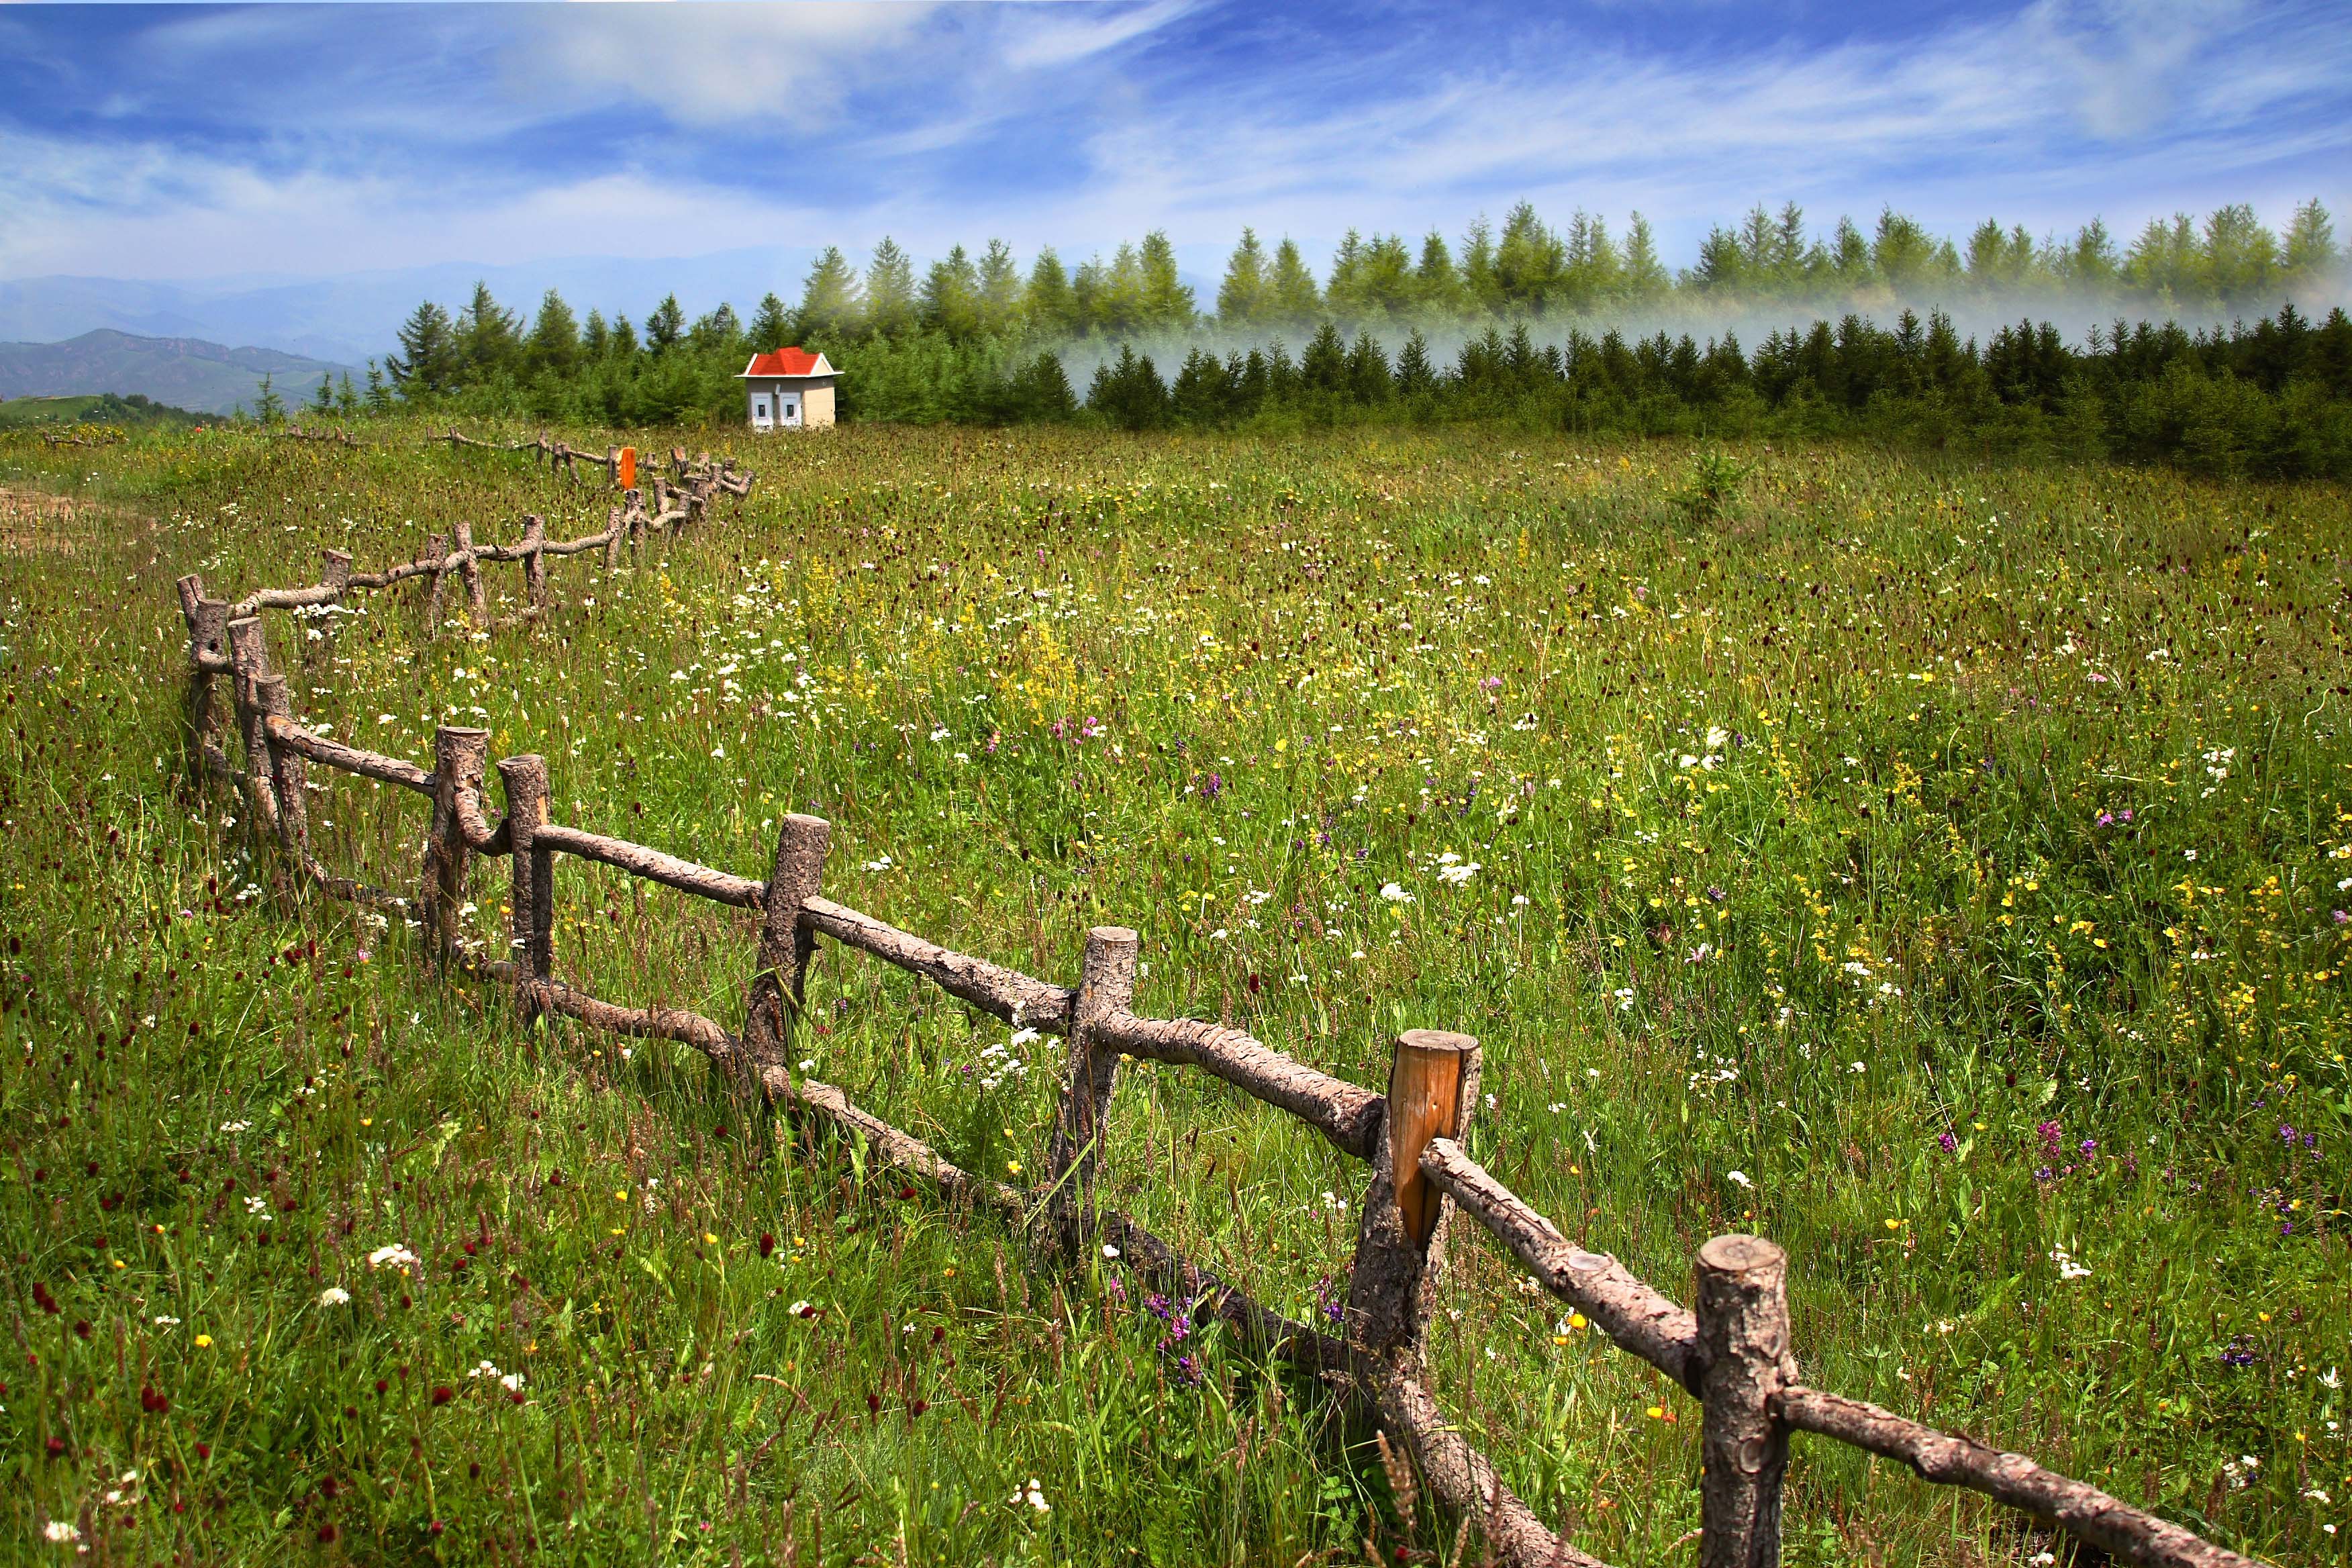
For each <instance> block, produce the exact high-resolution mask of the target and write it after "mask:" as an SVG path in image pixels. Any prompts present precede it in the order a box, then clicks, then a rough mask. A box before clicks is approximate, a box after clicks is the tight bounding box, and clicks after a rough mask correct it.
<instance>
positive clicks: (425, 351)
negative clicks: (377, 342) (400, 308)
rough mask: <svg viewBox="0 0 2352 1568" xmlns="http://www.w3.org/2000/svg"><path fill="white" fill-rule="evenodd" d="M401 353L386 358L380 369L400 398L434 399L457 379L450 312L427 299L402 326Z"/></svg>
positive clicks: (455, 341) (400, 334)
mask: <svg viewBox="0 0 2352 1568" xmlns="http://www.w3.org/2000/svg"><path fill="white" fill-rule="evenodd" d="M398 335H399V338H400V353H397V354H390V355H386V356H385V358H384V362H383V367H384V370H385V372H386V373H387V374H390V375H391V377H392V384H393V385H394V387H395V388H396V389H397V390H398V391H399V393H400V395H401V396H402V397H404V398H406V399H408V400H409V401H410V402H415V400H417V399H418V398H423V397H436V396H439V395H441V394H443V393H445V392H447V391H449V390H450V389H451V388H452V387H453V386H455V385H456V384H457V340H456V337H455V334H454V333H453V331H452V330H451V326H450V321H449V312H448V311H446V310H443V309H442V308H441V307H440V306H438V305H436V304H435V303H434V302H433V301H432V300H425V301H424V302H423V303H422V304H420V305H418V306H417V307H416V309H415V310H412V311H410V312H409V316H408V320H407V321H404V322H403V323H401V327H400V331H399V334H398Z"/></svg>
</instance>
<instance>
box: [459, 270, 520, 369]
mask: <svg viewBox="0 0 2352 1568" xmlns="http://www.w3.org/2000/svg"><path fill="white" fill-rule="evenodd" d="M456 347H457V374H458V375H459V376H460V377H462V378H463V380H464V381H465V383H466V384H467V385H479V384H481V383H483V382H486V381H489V380H491V379H493V378H494V377H497V376H500V375H505V374H510V373H512V371H513V370H514V368H515V364H516V362H517V361H518V360H519V359H520V357H521V354H522V336H521V333H520V331H519V330H518V328H517V325H516V321H515V317H514V312H513V311H511V310H506V309H504V308H503V307H501V306H500V305H499V302H498V301H497V300H494V299H492V298H491V297H490V286H489V285H488V283H481V282H478V283H476V284H475V285H474V295H473V298H472V299H470V300H467V301H466V308H465V309H464V310H460V311H458V312H457V345H456Z"/></svg>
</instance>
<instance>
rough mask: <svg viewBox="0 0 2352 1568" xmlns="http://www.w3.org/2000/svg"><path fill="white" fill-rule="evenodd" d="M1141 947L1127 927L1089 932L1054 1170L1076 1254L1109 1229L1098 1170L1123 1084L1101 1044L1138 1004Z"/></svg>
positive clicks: (1066, 1233)
mask: <svg viewBox="0 0 2352 1568" xmlns="http://www.w3.org/2000/svg"><path fill="white" fill-rule="evenodd" d="M1140 945H1141V944H1140V943H1139V941H1138V940H1137V937H1136V934H1135V933H1134V932H1133V931H1129V930H1128V929H1127V928H1126V927H1124V926H1097V927H1095V929H1094V930H1092V931H1088V932H1087V948H1086V956H1085V958H1084V959H1083V960H1082V961H1081V963H1080V965H1079V969H1078V994H1077V997H1076V1000H1075V1001H1074V1002H1073V1003H1072V1005H1071V1007H1070V1060H1069V1077H1068V1079H1067V1080H1066V1082H1065V1084H1064V1086H1063V1089H1062V1103H1061V1109H1060V1112H1059V1114H1058V1116H1057V1117H1056V1118H1055V1123H1054V1138H1053V1142H1052V1145H1051V1150H1050V1153H1049V1155H1048V1158H1047V1163H1046V1183H1047V1185H1048V1187H1049V1188H1050V1190H1051V1191H1052V1193H1053V1197H1052V1199H1051V1200H1050V1202H1049V1204H1048V1213H1049V1215H1050V1216H1051V1222H1052V1225H1053V1227H1054V1229H1055V1232H1056V1233H1057V1235H1058V1237H1059V1239H1060V1240H1061V1242H1062V1243H1063V1245H1065V1246H1066V1247H1070V1248H1071V1249H1072V1250H1073V1251H1075V1250H1076V1248H1077V1247H1081V1246H1083V1245H1084V1244H1085V1241H1086V1238H1087V1237H1092V1236H1093V1235H1094V1234H1095V1232H1096V1230H1097V1227H1098V1226H1099V1225H1100V1223H1101V1215H1099V1213H1098V1212H1097V1209H1096V1207H1095V1170H1096V1168H1097V1166H1098V1165H1099V1164H1100V1163H1101V1154H1102V1138H1103V1123H1104V1121H1105V1119H1106V1118H1107V1117H1108V1114H1109V1111H1110V1097H1111V1090H1112V1089H1113V1088H1114V1087H1115V1085H1116V1082H1117V1079H1118V1048H1117V1047H1114V1046H1110V1045H1108V1044H1104V1043H1102V1042H1101V1041H1100V1040H1099V1039H1098V1036H1099V1034H1100V1032H1101V1026H1102V1023H1103V1021H1104V1020H1105V1019H1107V1018H1108V1017H1109V1016H1111V1015H1112V1014H1114V1013H1124V1012H1126V1011H1127V1010H1128V1008H1129V1005H1132V1004H1133V1002H1134V1001H1135V959H1136V952H1137V950H1138V949H1139V946H1140Z"/></svg>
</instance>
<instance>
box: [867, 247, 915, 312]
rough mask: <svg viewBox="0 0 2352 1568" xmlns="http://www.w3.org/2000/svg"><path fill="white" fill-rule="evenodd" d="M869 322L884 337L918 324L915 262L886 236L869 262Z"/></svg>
mask: <svg viewBox="0 0 2352 1568" xmlns="http://www.w3.org/2000/svg"><path fill="white" fill-rule="evenodd" d="M914 324H915V264H914V262H913V260H912V259H910V258H908V255H907V253H906V252H905V251H903V250H901V249H899V248H898V241H897V240H894V239H892V238H891V237H889V236H887V235H885V236H883V237H882V243H881V244H879V245H877V246H876V247H874V258H873V259H872V260H870V261H868V262H867V263H866V325H867V326H868V327H870V328H871V329H873V330H874V331H877V332H880V333H882V334H884V335H885V336H892V335H895V334H898V333H900V332H904V331H907V330H908V328H910V327H912V326H913V325H914Z"/></svg>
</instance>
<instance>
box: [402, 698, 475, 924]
mask: <svg viewBox="0 0 2352 1568" xmlns="http://www.w3.org/2000/svg"><path fill="white" fill-rule="evenodd" d="M489 750H490V732H489V731H488V730H472V729H461V728H459V727H457V726H456V725H454V724H444V725H442V726H441V727H440V728H439V729H437V730H436V731H433V827H432V831H431V834H430V835H429V836H428V837H426V838H425V875H424V878H423V886H422V887H420V888H419V889H417V900H416V903H417V910H418V913H419V914H420V915H421V916H422V918H423V921H424V925H425V952H426V953H427V955H428V956H429V957H430V959H431V961H432V962H433V963H435V964H436V965H441V966H445V967H446V966H447V965H449V964H453V963H456V962H457V957H458V953H459V946H458V934H457V911H458V910H460V909H462V908H464V907H465V903H466V865H467V861H469V860H470V859H471V858H473V847H472V846H471V845H469V844H467V842H466V826H465V824H464V823H462V822H460V821H459V820H458V819H457V792H458V791H459V789H460V788H462V787H465V786H467V785H469V784H470V785H473V786H476V787H478V786H479V784H480V783H481V778H482V762H483V759H484V758H485V757H487V756H488V754H489Z"/></svg>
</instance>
